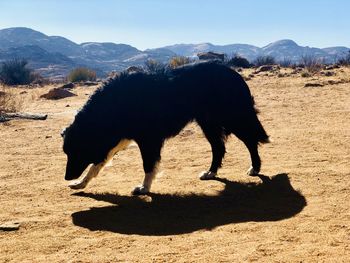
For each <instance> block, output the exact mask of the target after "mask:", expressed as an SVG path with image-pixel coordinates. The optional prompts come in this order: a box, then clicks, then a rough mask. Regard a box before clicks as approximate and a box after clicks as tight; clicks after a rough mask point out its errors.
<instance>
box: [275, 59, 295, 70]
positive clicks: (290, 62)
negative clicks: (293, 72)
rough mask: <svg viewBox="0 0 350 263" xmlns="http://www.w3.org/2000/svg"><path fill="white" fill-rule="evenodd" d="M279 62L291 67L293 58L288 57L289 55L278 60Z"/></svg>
mask: <svg viewBox="0 0 350 263" xmlns="http://www.w3.org/2000/svg"><path fill="white" fill-rule="evenodd" d="M278 64H279V65H280V66H281V67H284V68H289V67H292V66H293V64H292V60H291V59H290V58H287V57H284V58H283V59H282V60H281V61H279V62H278Z"/></svg>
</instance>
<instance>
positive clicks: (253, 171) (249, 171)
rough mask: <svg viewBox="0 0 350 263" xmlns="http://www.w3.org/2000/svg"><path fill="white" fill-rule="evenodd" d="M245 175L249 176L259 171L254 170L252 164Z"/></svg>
mask: <svg viewBox="0 0 350 263" xmlns="http://www.w3.org/2000/svg"><path fill="white" fill-rule="evenodd" d="M247 175H249V176H258V175H259V172H257V171H255V170H254V168H253V166H252V167H250V168H249V169H248V171H247Z"/></svg>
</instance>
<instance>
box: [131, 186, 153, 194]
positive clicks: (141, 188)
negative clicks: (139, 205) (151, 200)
mask: <svg viewBox="0 0 350 263" xmlns="http://www.w3.org/2000/svg"><path fill="white" fill-rule="evenodd" d="M131 193H132V194H133V195H145V194H148V193H149V189H148V188H147V187H144V186H143V185H140V186H136V187H135V189H134V190H133V191H132V192H131Z"/></svg>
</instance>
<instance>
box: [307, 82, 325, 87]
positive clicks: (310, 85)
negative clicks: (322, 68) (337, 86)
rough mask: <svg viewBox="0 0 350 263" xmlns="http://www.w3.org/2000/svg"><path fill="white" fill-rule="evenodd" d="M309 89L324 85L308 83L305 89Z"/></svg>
mask: <svg viewBox="0 0 350 263" xmlns="http://www.w3.org/2000/svg"><path fill="white" fill-rule="evenodd" d="M307 87H323V84H321V83H306V84H305V85H304V88H307Z"/></svg>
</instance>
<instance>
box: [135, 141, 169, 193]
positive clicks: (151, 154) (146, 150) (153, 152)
mask: <svg viewBox="0 0 350 263" xmlns="http://www.w3.org/2000/svg"><path fill="white" fill-rule="evenodd" d="M137 143H138V145H139V148H140V151H141V156H142V160H143V169H144V171H145V178H144V180H143V183H142V185H140V186H137V187H135V189H134V190H133V191H132V194H133V195H143V194H147V193H149V191H150V190H151V186H152V182H153V179H154V178H155V176H156V174H157V172H158V164H159V162H160V158H161V157H160V151H161V149H162V146H163V141H159V140H145V141H138V142H137Z"/></svg>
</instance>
